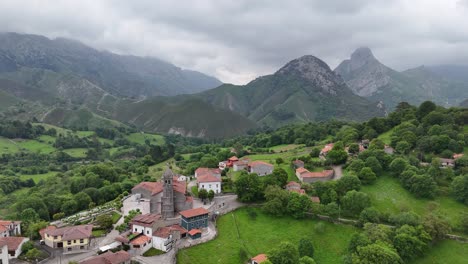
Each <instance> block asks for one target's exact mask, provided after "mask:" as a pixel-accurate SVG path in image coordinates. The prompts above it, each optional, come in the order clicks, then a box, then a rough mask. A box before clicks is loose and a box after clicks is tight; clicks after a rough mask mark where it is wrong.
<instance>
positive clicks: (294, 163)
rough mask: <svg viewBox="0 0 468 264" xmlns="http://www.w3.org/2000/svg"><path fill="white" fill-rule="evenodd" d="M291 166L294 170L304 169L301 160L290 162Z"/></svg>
mask: <svg viewBox="0 0 468 264" xmlns="http://www.w3.org/2000/svg"><path fill="white" fill-rule="evenodd" d="M292 165H293V168H294V169H298V168H304V162H303V161H302V160H298V159H296V160H295V161H293V162H292Z"/></svg>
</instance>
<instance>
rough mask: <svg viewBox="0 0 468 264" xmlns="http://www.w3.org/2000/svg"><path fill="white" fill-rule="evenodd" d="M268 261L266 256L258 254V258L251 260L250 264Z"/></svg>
mask: <svg viewBox="0 0 468 264" xmlns="http://www.w3.org/2000/svg"><path fill="white" fill-rule="evenodd" d="M267 260H268V257H267V255H266V254H258V255H257V256H255V257H253V258H251V259H250V264H260V263H263V262H265V261H267Z"/></svg>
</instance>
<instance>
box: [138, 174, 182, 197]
mask: <svg viewBox="0 0 468 264" xmlns="http://www.w3.org/2000/svg"><path fill="white" fill-rule="evenodd" d="M178 179H179V178H178V177H177V176H176V177H174V178H173V181H172V188H173V189H174V191H176V192H178V193H183V194H185V193H186V191H187V186H186V185H185V182H180V181H179V180H178ZM139 188H141V189H144V190H148V191H150V192H151V195H153V196H154V195H156V194H158V193H161V192H162V191H163V188H164V185H163V183H162V182H140V183H139V184H137V185H136V186H135V187H133V188H132V191H133V190H136V189H139Z"/></svg>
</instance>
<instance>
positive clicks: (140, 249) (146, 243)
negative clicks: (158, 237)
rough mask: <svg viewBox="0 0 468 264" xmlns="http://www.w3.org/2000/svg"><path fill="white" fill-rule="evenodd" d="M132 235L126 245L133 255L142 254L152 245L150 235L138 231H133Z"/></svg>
mask: <svg viewBox="0 0 468 264" xmlns="http://www.w3.org/2000/svg"><path fill="white" fill-rule="evenodd" d="M132 235H133V236H130V239H129V243H128V245H129V246H130V250H132V251H133V252H134V253H135V255H142V254H143V253H145V252H146V251H148V250H149V249H150V248H152V247H153V243H152V241H151V239H152V236H146V235H144V234H140V233H133V234H132Z"/></svg>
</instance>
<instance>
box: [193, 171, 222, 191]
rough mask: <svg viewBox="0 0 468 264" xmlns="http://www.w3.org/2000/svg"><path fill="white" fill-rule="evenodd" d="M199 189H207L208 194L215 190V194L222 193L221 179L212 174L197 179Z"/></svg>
mask: <svg viewBox="0 0 468 264" xmlns="http://www.w3.org/2000/svg"><path fill="white" fill-rule="evenodd" d="M197 184H198V189H199V190H200V189H205V190H207V191H208V192H209V191H210V190H213V192H214V193H221V178H218V177H216V176H213V175H211V174H205V175H201V176H199V177H197Z"/></svg>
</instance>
